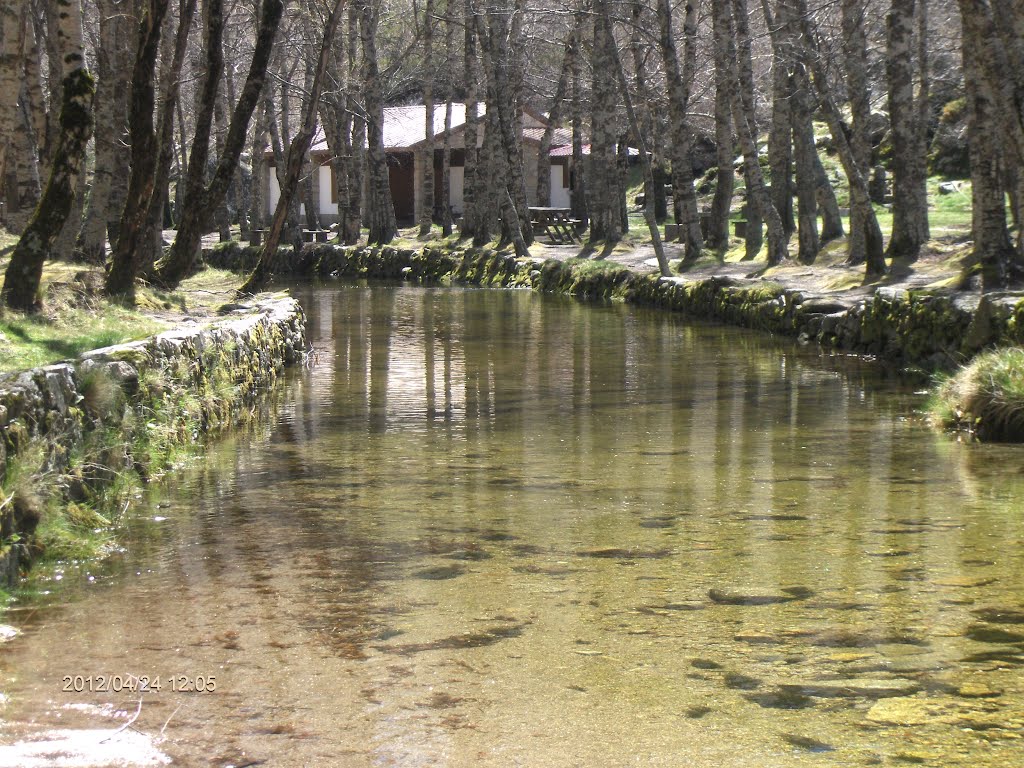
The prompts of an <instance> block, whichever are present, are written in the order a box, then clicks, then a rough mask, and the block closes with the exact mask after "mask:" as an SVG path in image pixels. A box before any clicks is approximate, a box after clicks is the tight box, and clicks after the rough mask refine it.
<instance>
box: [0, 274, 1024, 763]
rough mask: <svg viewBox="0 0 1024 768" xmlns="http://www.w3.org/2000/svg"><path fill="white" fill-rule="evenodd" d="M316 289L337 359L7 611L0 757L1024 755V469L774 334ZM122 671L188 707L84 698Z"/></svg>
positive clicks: (314, 327) (743, 759) (848, 364)
mask: <svg viewBox="0 0 1024 768" xmlns="http://www.w3.org/2000/svg"><path fill="white" fill-rule="evenodd" d="M296 294H297V295H298V296H299V297H300V298H301V300H302V301H303V303H304V306H305V307H306V308H307V311H308V314H309V333H310V337H311V339H312V340H313V342H314V344H315V346H316V349H317V355H316V357H317V363H316V365H315V366H314V367H313V368H312V369H311V370H309V371H302V372H296V373H295V375H294V376H292V377H291V378H290V379H289V381H288V382H287V383H286V385H285V386H284V387H282V389H281V391H280V393H279V394H278V397H277V398H276V401H275V403H276V404H275V405H274V407H273V409H272V411H273V415H272V417H271V418H269V419H268V420H267V422H266V424H265V425H264V426H263V427H262V428H260V429H258V430H256V431H255V433H254V434H246V435H239V436H238V437H237V438H235V439H233V440H229V441H225V442H223V443H219V444H217V445H215V446H213V447H211V448H210V454H209V459H208V461H207V462H205V463H204V465H203V466H202V467H195V468H193V469H190V470H186V471H183V472H181V473H178V474H177V475H175V476H174V477H172V478H170V480H169V481H168V482H167V483H166V484H165V485H164V486H162V487H160V488H154V489H153V490H152V492H151V494H150V495H149V496H148V497H147V499H145V500H144V501H143V502H141V503H140V505H139V508H138V509H137V510H136V511H135V512H134V513H133V515H132V518H131V520H130V522H129V523H128V531H127V535H126V548H127V549H126V552H125V553H124V554H122V555H118V556H116V557H115V558H113V559H112V560H111V561H109V562H107V563H105V564H103V565H102V566H99V567H94V568H92V569H91V570H80V569H75V568H68V569H66V570H65V571H64V573H63V578H62V579H61V581H60V582H54V583H52V584H51V585H48V586H49V587H50V591H51V595H49V596H46V597H42V598H40V599H39V600H38V601H36V602H34V603H32V604H30V605H27V606H24V607H21V608H19V609H18V610H15V611H13V612H11V613H10V614H8V616H7V620H8V621H10V622H11V623H14V624H15V625H17V626H19V628H21V629H22V630H23V632H24V633H23V635H22V636H20V637H19V638H18V639H16V640H15V641H13V642H10V643H7V644H6V645H3V646H0V683H2V687H3V692H4V694H5V695H6V696H7V697H8V698H9V702H8V704H7V706H6V708H5V709H4V711H3V719H4V723H3V725H2V727H0V742H2V743H6V744H11V743H14V742H15V741H17V740H18V739H22V738H25V737H28V736H32V735H33V734H38V733H39V732H40V731H42V730H44V729H46V728H54V727H63V728H69V727H77V728H86V727H88V728H96V727H107V728H110V727H116V726H118V725H120V724H121V723H123V722H124V720H125V718H126V717H130V716H132V715H134V714H135V713H136V711H138V719H137V720H136V721H135V722H134V724H133V728H134V729H137V730H138V731H141V732H142V733H144V734H147V735H149V736H151V737H152V738H153V739H154V741H155V743H156V746H157V748H158V749H159V750H161V751H162V753H163V754H165V755H167V756H169V757H171V758H173V759H174V760H175V761H176V762H177V763H178V764H182V765H221V766H226V765H235V766H241V765H245V764H247V763H248V764H256V763H253V762H252V761H260V760H265V761H266V764H267V765H275V766H276V765H280V766H302V765H311V766H312V765H317V766H319V765H339V766H389V765H394V766H442V765H443V766H475V765H492V766H512V765H525V766H594V765H608V766H626V765H630V766H632V765H669V766H682V765H686V766H707V767H708V768H710V767H712V766H802V765H828V766H858V765H904V764H910V763H916V764H925V765H941V766H951V765H965V766H966V765H970V766H1010V765H1020V764H1024V739H1022V738H1021V736H1022V729H1024V515H1022V512H1021V508H1022V506H1024V504H1022V500H1024V474H1022V471H1024V452H1022V451H1021V450H1019V449H1011V448H1000V447H983V446H965V445H960V444H958V443H956V442H955V441H953V440H951V439H950V438H948V437H944V436H940V435H935V434H933V433H932V432H931V431H929V430H928V429H927V428H926V427H925V426H924V425H923V424H922V423H921V422H920V419H919V418H918V417H917V416H915V409H917V408H920V407H921V405H922V398H921V396H919V395H915V394H914V393H913V391H912V389H911V388H910V387H908V386H907V385H905V384H901V383H900V382H899V381H898V380H893V379H890V380H886V379H884V378H882V377H881V376H880V374H879V373H878V372H877V371H876V370H875V369H874V368H873V367H871V366H868V365H864V364H861V363H857V362H855V361H850V360H845V361H844V360H831V361H830V360H827V359H826V360H822V359H819V358H818V357H817V355H816V354H813V353H810V352H807V351H802V350H799V349H798V348H796V347H794V346H790V345H788V344H780V343H777V342H775V341H773V340H771V339H770V338H768V337H766V336H762V335H759V334H753V333H744V332H740V331H736V330H732V329H723V328H718V327H713V326H703V325H698V326H694V325H688V324H686V323H684V322H682V321H681V320H680V319H679V318H674V317H669V316H665V315H660V314H656V313H646V312H642V311H637V310H633V309H630V308H625V307H593V306H583V305H578V304H575V303H572V302H569V301H565V300H561V299H557V298H550V297H538V296H534V295H532V294H530V293H501V292H492V291H461V290H446V289H438V290H426V289H410V288H373V289H366V288H343V287H327V288H312V287H308V288H307V287H303V288H300V289H298V290H297V291H296ZM100 674H107V675H112V674H121V675H127V674H134V675H148V676H149V677H155V676H157V675H160V676H162V680H163V686H164V687H163V688H162V689H161V691H159V692H150V693H147V694H146V695H145V696H143V697H142V707H141V709H138V701H139V699H140V696H139V695H138V694H129V693H121V694H114V693H98V692H93V693H91V694H90V693H73V692H63V691H62V690H61V688H62V678H63V677H64V676H65V675H83V676H87V675H100ZM172 675H174V676H177V675H185V676H187V677H188V678H189V679H190V682H192V683H193V684H194V682H195V678H196V677H199V676H202V677H203V678H204V680H205V679H206V678H208V677H210V676H214V677H215V679H216V691H214V692H212V693H209V692H208V693H193V692H188V693H179V692H174V691H171V690H170V689H169V681H168V678H169V677H170V676H172ZM117 711H122V712H124V713H126V714H124V715H120V716H118V715H116V712H117ZM3 761H4V752H3V750H2V749H0V764H4V762H3Z"/></svg>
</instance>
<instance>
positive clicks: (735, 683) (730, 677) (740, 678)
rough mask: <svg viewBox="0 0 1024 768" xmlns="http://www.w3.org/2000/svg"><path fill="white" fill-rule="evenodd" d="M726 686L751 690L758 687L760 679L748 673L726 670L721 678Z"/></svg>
mask: <svg viewBox="0 0 1024 768" xmlns="http://www.w3.org/2000/svg"><path fill="white" fill-rule="evenodd" d="M723 681H724V682H725V687H726V688H733V689H736V690H740V691H752V690H754V689H755V688H758V687H760V685H761V681H760V680H758V679H757V678H756V677H751V676H750V675H742V674H740V673H739V672H726V673H725V677H724V678H723Z"/></svg>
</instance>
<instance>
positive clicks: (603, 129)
mask: <svg viewBox="0 0 1024 768" xmlns="http://www.w3.org/2000/svg"><path fill="white" fill-rule="evenodd" d="M614 45H615V40H614V38H613V37H612V30H611V19H610V18H609V17H608V14H607V13H601V12H600V11H598V12H597V13H596V15H595V16H594V42H593V49H592V54H591V57H592V58H591V60H592V64H593V81H592V86H591V90H592V96H591V102H590V103H591V113H590V114H591V118H590V123H591V138H590V162H589V164H588V166H587V186H588V190H587V191H588V197H589V200H588V202H589V206H590V242H591V243H596V242H600V241H605V242H607V243H614V242H617V241H619V240H620V239H621V238H622V222H621V220H620V216H619V201H618V197H619V194H620V192H619V183H618V169H617V168H616V157H615V138H616V136H615V124H616V122H617V115H616V104H617V101H618V100H617V98H616V93H615V91H616V83H615V69H614V66H615V62H614V59H613V57H612V50H613V49H612V46H614Z"/></svg>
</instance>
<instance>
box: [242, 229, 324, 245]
mask: <svg viewBox="0 0 1024 768" xmlns="http://www.w3.org/2000/svg"><path fill="white" fill-rule="evenodd" d="M268 231H269V230H266V229H250V230H249V245H252V246H259V245H262V244H263V239H264V238H265V237H266V236H267V232H268ZM330 236H331V231H330V230H329V229H304V230H302V241H303V242H305V243H312V242H317V243H326V242H327V240H328V238H330Z"/></svg>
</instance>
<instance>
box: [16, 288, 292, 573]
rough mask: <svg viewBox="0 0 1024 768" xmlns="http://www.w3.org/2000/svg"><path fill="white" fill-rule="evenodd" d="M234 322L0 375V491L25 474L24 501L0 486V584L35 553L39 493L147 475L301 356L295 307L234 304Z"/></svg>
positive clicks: (90, 490) (277, 302) (80, 496)
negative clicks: (121, 475) (123, 474)
mask: <svg viewBox="0 0 1024 768" xmlns="http://www.w3.org/2000/svg"><path fill="white" fill-rule="evenodd" d="M234 315H235V316H234V317H230V318H226V319H224V320H221V321H219V322H216V323H214V324H212V325H207V326H205V327H195V328H182V329H176V330H172V331H168V332H166V333H161V334H159V335H157V336H154V337H152V338H150V339H146V340H144V341H138V342H133V343H130V344H122V345H118V346H114V347H106V348H104V349H98V350H94V351H92V352H88V353H86V354H84V355H82V356H81V357H80V358H79V359H78V360H75V361H73V362H64V363H57V364H55V365H48V366H45V367H42V368H35V369H33V370H30V371H22V372H20V373H14V374H6V375H0V483H3V482H4V480H5V479H8V478H7V475H8V472H13V471H15V469H16V470H17V472H18V474H19V475H20V476H31V478H32V479H31V480H30V484H31V485H32V488H31V489H28V490H27V495H28V496H32V497H34V498H32V499H31V503H29V502H27V501H25V500H24V499H23V498H22V497H23V496H25V495H26V489H25V488H24V487H11V486H12V483H6V484H3V485H0V488H6V489H7V490H5V491H4V492H3V493H2V494H0V502H4V503H3V505H2V506H0V584H3V583H7V584H11V583H13V582H14V580H15V579H16V577H17V574H18V570H19V564H21V563H22V562H23V561H24V558H25V556H26V555H31V554H33V548H34V546H35V545H34V542H33V534H34V532H35V528H36V526H37V524H38V523H39V508H40V504H39V502H40V499H39V498H38V496H39V495H40V494H41V495H43V496H51V497H52V496H53V495H55V494H56V495H58V496H59V497H60V499H61V500H62V501H76V502H77V501H87V500H89V499H90V498H91V496H92V495H93V494H94V493H95V492H96V490H97V488H99V487H101V486H102V485H103V484H104V483H107V482H109V481H110V480H111V479H112V478H113V477H114V476H115V475H116V473H118V472H120V471H122V470H125V469H135V470H136V471H138V472H139V473H140V474H143V475H145V474H146V473H147V472H150V471H152V470H153V469H155V467H153V466H152V464H153V463H154V462H158V461H159V458H160V457H159V456H158V455H157V454H159V452H160V451H163V452H164V454H166V449H168V448H169V447H170V446H172V445H174V444H183V443H188V442H193V441H195V440H196V439H198V438H199V437H200V433H204V434H205V433H209V432H212V431H213V430H214V429H216V428H220V427H223V426H228V425H230V424H232V423H235V421H237V416H238V415H239V414H240V413H242V412H244V411H245V410H246V406H248V405H250V404H251V403H252V402H253V401H254V399H255V398H256V397H257V395H258V394H259V393H260V392H262V391H263V390H265V389H266V388H267V387H268V386H269V385H270V384H271V383H273V381H274V380H275V379H276V378H277V376H278V375H279V374H280V373H281V371H282V369H283V368H284V367H285V366H286V365H290V364H292V363H295V362H296V361H298V360H299V359H301V357H302V356H303V354H304V351H305V344H306V341H305V318H304V316H303V313H302V309H301V308H300V307H299V305H298V303H297V302H295V301H294V300H293V299H290V298H284V299H281V298H278V299H270V300H264V301H259V302H256V303H255V304H252V305H239V306H237V307H236V308H235V312H234ZM144 454H148V455H144ZM10 479H11V480H12V482H13V479H14V478H13V476H12V478H10ZM44 479H45V481H44ZM42 501H45V499H43V500H42Z"/></svg>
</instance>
